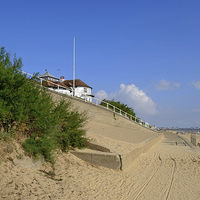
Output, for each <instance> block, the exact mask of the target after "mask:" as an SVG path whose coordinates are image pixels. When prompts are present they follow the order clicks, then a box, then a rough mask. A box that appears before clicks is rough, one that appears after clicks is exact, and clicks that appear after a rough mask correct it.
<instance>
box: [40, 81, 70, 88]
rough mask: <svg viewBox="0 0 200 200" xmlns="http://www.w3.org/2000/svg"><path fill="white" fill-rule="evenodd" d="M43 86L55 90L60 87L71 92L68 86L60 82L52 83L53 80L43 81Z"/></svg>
mask: <svg viewBox="0 0 200 200" xmlns="http://www.w3.org/2000/svg"><path fill="white" fill-rule="evenodd" d="M42 85H43V86H45V87H53V88H57V87H58V85H59V88H63V89H68V90H70V88H69V87H68V86H67V85H65V84H64V83H61V82H59V81H52V80H48V81H42Z"/></svg>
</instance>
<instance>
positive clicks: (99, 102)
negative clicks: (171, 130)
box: [21, 71, 154, 129]
mask: <svg viewBox="0 0 200 200" xmlns="http://www.w3.org/2000/svg"><path fill="white" fill-rule="evenodd" d="M21 72H22V74H26V75H27V76H29V77H33V75H32V74H29V73H27V72H24V71H21ZM37 78H38V80H39V82H40V84H41V86H42V81H46V82H49V83H51V84H54V85H55V86H57V88H58V90H59V87H60V85H59V84H56V83H54V82H52V81H49V80H46V79H43V78H39V77H37ZM43 87H45V86H43ZM45 88H48V87H45ZM62 88H66V89H68V88H67V87H64V86H62ZM48 89H49V90H50V91H52V89H50V88H48ZM57 92H59V91H57ZM61 93H62V92H61ZM62 94H63V93H62ZM66 95H68V94H67V93H66ZM68 96H72V95H68ZM87 98H88V95H85V96H84V95H83V96H81V97H80V99H82V100H83V101H85V102H88V103H93V104H96V105H99V106H102V107H103V108H105V109H107V110H110V111H112V112H113V113H114V114H117V115H120V116H122V117H124V118H126V119H129V120H130V121H133V122H135V123H137V124H139V125H142V126H144V127H146V128H149V129H151V128H153V127H154V126H151V125H150V124H148V123H147V122H144V121H143V120H142V119H141V118H138V117H136V116H133V115H130V114H129V113H127V112H125V111H123V110H121V109H119V108H117V107H115V106H113V105H112V104H109V103H108V102H105V101H103V100H100V99H97V98H94V97H90V100H91V101H88V100H87ZM104 104H105V105H104Z"/></svg>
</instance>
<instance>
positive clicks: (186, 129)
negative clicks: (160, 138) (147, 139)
mask: <svg viewBox="0 0 200 200" xmlns="http://www.w3.org/2000/svg"><path fill="white" fill-rule="evenodd" d="M168 129H169V130H171V131H177V132H180V133H182V134H184V133H188V132H190V133H198V134H200V128H165V130H168Z"/></svg>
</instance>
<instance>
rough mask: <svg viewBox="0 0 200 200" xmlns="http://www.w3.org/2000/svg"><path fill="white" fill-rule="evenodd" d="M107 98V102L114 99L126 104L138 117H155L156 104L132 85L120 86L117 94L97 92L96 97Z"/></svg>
mask: <svg viewBox="0 0 200 200" xmlns="http://www.w3.org/2000/svg"><path fill="white" fill-rule="evenodd" d="M100 96H101V97H102V98H101V99H103V98H107V99H109V100H111V99H115V100H116V101H120V102H122V103H125V104H127V105H128V106H129V107H132V108H133V109H134V112H136V114H137V116H138V117H145V115H155V114H156V113H157V111H156V104H155V103H154V102H153V100H152V99H151V98H150V97H149V96H147V95H146V93H145V92H144V91H142V90H140V89H139V88H138V87H136V86H135V85H134V84H131V85H125V84H121V85H120V90H119V91H118V92H113V93H111V94H110V95H108V94H107V93H106V92H105V91H104V90H100V91H99V92H97V95H96V97H97V98H99V97H100Z"/></svg>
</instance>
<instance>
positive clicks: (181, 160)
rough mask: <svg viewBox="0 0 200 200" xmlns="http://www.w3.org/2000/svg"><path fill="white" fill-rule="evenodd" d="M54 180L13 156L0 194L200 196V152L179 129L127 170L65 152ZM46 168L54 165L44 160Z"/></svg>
mask: <svg viewBox="0 0 200 200" xmlns="http://www.w3.org/2000/svg"><path fill="white" fill-rule="evenodd" d="M57 161H58V162H57V164H56V166H55V173H56V176H55V177H54V180H52V179H50V178H49V177H47V176H46V174H45V173H43V172H41V171H37V170H34V169H22V168H20V167H18V166H15V165H13V163H12V162H11V161H10V160H7V161H6V162H3V163H1V165H0V199H6V200H7V199H10V200H11V199H12V200H13V199H23V200H26V199H27V200H29V199H30V200H32V199H35V200H40V199H53V200H57V199H62V200H64V199H73V200H75V199H76V200H77V199H78V200H79V199H84V200H90V199H91V200H94V199H99V200H102V199H104V200H110V199H111V200H112V199H113V200H118V199H119V200H123V199H124V200H129V199H130V200H134V199H138V200H142V199H153V200H156V199H158V200H162V199H165V200H166V199H170V200H174V199H181V200H184V199H187V200H188V199H192V200H193V199H194V200H196V199H200V152H199V149H198V148H190V147H189V146H187V144H186V146H185V144H184V141H183V140H181V139H180V138H179V137H178V136H177V135H175V134H172V133H167V132H166V133H165V137H164V138H163V140H162V141H161V142H160V143H158V144H157V145H155V146H154V147H152V148H151V149H150V150H149V151H148V152H146V153H144V154H142V155H141V156H140V157H138V158H137V159H136V160H135V161H134V162H133V163H132V165H131V166H130V167H129V168H128V169H126V170H125V171H123V172H122V171H114V170H111V169H106V168H103V167H97V166H93V165H91V164H89V163H86V162H84V161H82V160H80V159H78V158H76V157H75V156H73V155H72V154H62V155H60V156H59V157H58V160H57ZM41 169H42V170H46V172H48V170H50V167H49V166H47V165H46V166H43V168H41Z"/></svg>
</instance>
